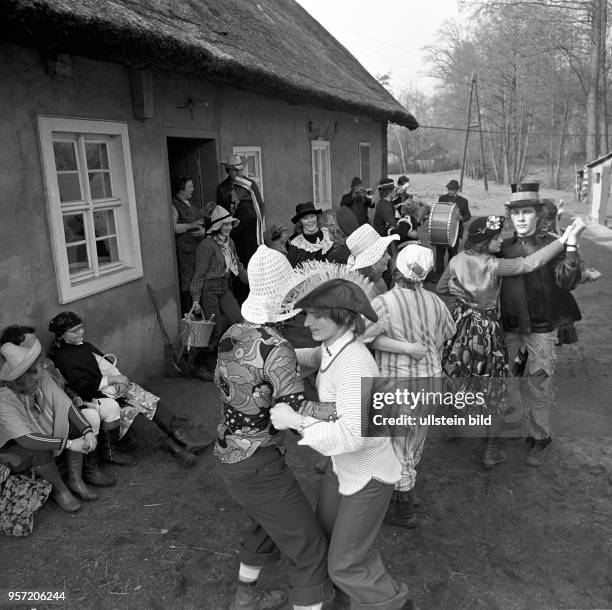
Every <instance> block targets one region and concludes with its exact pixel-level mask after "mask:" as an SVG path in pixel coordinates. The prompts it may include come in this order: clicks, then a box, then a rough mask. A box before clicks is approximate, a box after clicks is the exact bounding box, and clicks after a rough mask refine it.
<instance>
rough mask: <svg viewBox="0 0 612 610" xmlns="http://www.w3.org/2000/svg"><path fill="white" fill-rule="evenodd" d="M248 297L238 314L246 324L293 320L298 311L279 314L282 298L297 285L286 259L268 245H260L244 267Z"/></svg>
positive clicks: (296, 279)
mask: <svg viewBox="0 0 612 610" xmlns="http://www.w3.org/2000/svg"><path fill="white" fill-rule="evenodd" d="M247 275H248V276H249V296H248V297H247V298H246V300H245V301H244V303H243V304H242V307H241V308H240V311H241V313H242V316H243V318H244V319H245V320H247V321H248V322H254V323H255V324H265V323H274V322H281V321H282V320H286V319H288V318H292V317H293V316H294V315H295V314H296V313H298V311H297V310H293V311H290V312H289V313H281V304H282V301H283V298H284V297H285V295H286V294H287V293H288V292H289V291H290V290H291V288H293V287H295V285H296V284H298V283H300V282H301V281H302V280H303V278H298V277H297V274H296V273H295V272H294V271H293V269H292V268H291V265H290V264H289V261H288V260H287V257H286V256H284V255H283V254H281V253H280V252H278V251H277V250H272V248H268V247H267V246H263V245H262V246H259V248H257V250H256V251H255V253H254V254H253V256H251V260H250V261H249V264H248V266H247Z"/></svg>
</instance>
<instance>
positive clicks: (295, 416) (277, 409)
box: [270, 402, 304, 430]
mask: <svg viewBox="0 0 612 610" xmlns="http://www.w3.org/2000/svg"><path fill="white" fill-rule="evenodd" d="M303 419H304V417H303V416H302V415H300V414H299V413H296V412H295V411H294V410H293V409H292V408H291V407H290V406H289V405H288V404H287V403H286V402H279V403H276V404H275V405H274V406H273V407H272V408H271V409H270V422H271V423H272V425H273V426H274V427H275V428H276V429H277V430H288V429H290V428H291V429H293V430H298V429H299V427H300V426H301V424H302V420H303Z"/></svg>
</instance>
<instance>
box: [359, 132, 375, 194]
mask: <svg viewBox="0 0 612 610" xmlns="http://www.w3.org/2000/svg"><path fill="white" fill-rule="evenodd" d="M359 177H360V178H361V182H362V183H363V185H364V186H365V187H368V188H369V187H371V186H372V175H371V174H370V143H369V142H359Z"/></svg>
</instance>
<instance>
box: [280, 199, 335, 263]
mask: <svg viewBox="0 0 612 610" xmlns="http://www.w3.org/2000/svg"><path fill="white" fill-rule="evenodd" d="M321 213H322V212H321V210H319V209H317V208H315V205H314V203H313V202H312V201H307V202H306V203H298V204H297V205H296V206H295V216H294V217H293V218H292V219H291V222H292V223H293V224H294V225H295V233H294V234H293V235H292V236H291V237H290V238H289V246H288V248H287V258H288V259H289V263H291V266H292V267H296V266H297V265H299V264H300V263H303V262H305V261H314V260H316V261H323V260H326V257H327V253H328V252H329V251H330V250H331V249H332V247H333V245H334V242H333V241H332V238H331V235H330V234H329V231H328V230H327V228H326V227H321V226H320V224H319V218H320V216H321Z"/></svg>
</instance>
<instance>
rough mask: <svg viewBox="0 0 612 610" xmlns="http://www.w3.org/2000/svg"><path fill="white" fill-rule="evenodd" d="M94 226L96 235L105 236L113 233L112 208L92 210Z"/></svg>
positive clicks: (113, 213)
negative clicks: (98, 210)
mask: <svg viewBox="0 0 612 610" xmlns="http://www.w3.org/2000/svg"><path fill="white" fill-rule="evenodd" d="M94 227H95V228H96V237H105V236H106V235H115V234H116V233H117V231H116V229H115V212H114V211H113V210H102V211H100V212H94Z"/></svg>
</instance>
